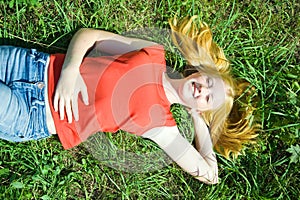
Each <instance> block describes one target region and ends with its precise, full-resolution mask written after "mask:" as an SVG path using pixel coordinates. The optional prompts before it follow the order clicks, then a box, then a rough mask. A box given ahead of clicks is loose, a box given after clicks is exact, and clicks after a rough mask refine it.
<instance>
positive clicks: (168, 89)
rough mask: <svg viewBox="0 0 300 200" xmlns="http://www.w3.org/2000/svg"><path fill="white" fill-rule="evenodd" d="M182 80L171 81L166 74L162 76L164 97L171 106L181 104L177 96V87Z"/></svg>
mask: <svg viewBox="0 0 300 200" xmlns="http://www.w3.org/2000/svg"><path fill="white" fill-rule="evenodd" d="M182 81H184V79H171V78H169V77H168V75H167V74H166V73H164V74H163V87H164V90H165V93H166V96H167V98H168V100H169V102H170V103H171V104H173V103H180V104H183V103H182V101H181V99H180V98H179V96H178V92H179V87H180V85H181V84H182Z"/></svg>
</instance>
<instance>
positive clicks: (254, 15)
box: [0, 0, 300, 200]
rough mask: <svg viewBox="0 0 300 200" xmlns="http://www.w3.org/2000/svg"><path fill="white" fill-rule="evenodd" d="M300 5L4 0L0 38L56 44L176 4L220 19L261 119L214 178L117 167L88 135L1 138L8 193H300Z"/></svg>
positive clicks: (170, 10) (151, 22) (135, 24)
mask: <svg viewBox="0 0 300 200" xmlns="http://www.w3.org/2000/svg"><path fill="white" fill-rule="evenodd" d="M299 13H300V4H299V1H296V0H281V1H280V0H273V1H258V0H253V1H251V0H244V1H242V2H238V1H225V0H219V1H217V0H214V1H193V0H186V1H179V0H175V1H171V0H161V1H154V0H148V1H141V0H132V1H125V0H110V1H108V0H74V1H71V0H53V1H40V0H7V1H3V0H0V44H10V45H18V46H25V47H28V48H32V47H35V48H38V49H39V50H43V51H46V52H49V53H53V52H65V51H66V48H67V44H68V42H69V41H70V39H71V36H72V35H73V34H74V32H76V30H78V29H79V28H81V27H91V28H98V29H105V30H109V31H112V32H116V33H122V32H124V31H130V30H134V29H138V28H143V27H159V28H168V24H167V20H168V18H170V17H172V16H174V15H175V14H177V15H179V16H185V15H194V14H197V15H199V18H200V19H202V20H203V21H205V22H207V23H208V24H209V25H210V26H211V27H212V30H213V33H214V39H215V40H216V41H217V42H218V43H219V45H220V46H221V47H222V48H224V51H225V54H226V55H227V57H228V58H229V59H230V60H231V64H232V68H233V73H234V74H235V76H237V77H242V78H244V79H246V80H247V81H249V82H250V83H251V84H252V86H254V87H255V88H256V90H257V92H256V93H255V95H254V96H253V101H254V103H255V104H256V107H257V109H256V111H255V119H256V120H257V122H258V123H259V124H261V125H262V132H261V133H260V136H259V138H258V140H257V144H256V145H252V146H249V147H248V148H247V149H245V151H244V154H243V155H241V156H240V157H238V159H236V160H234V161H229V160H225V159H224V158H222V157H220V156H218V161H219V168H220V183H219V184H218V185H214V186H208V185H205V184H202V183H200V182H198V181H197V180H195V179H193V178H192V177H191V176H189V175H188V174H187V173H185V172H183V171H182V170H181V169H180V168H179V167H178V166H176V164H170V165H168V166H167V167H165V168H163V169H161V170H159V171H154V172H149V173H127V172H123V171H120V170H114V169H111V168H109V167H107V166H106V165H103V164H101V163H99V161H98V160H97V159H95V158H93V156H92V155H90V154H89V153H88V152H87V150H86V149H85V147H84V146H83V145H80V146H79V147H77V148H75V149H73V150H70V151H65V150H63V149H62V146H61V144H60V142H59V140H58V138H57V137H51V138H50V139H46V140H41V141H37V142H36V141H33V142H26V143H11V142H7V141H3V140H1V141H0V156H1V159H0V199H5V200H6V199H13V200H15V199H44V200H45V199H284V200H285V199H291V200H294V199H299V196H300V187H299V184H300V173H299V167H300V147H299V140H300V132H299V127H300V120H299V114H300V101H299V99H300V98H299V90H300V86H299V72H300V65H299V63H300V55H299V54H300V51H299V49H300V42H299V41H300V34H299V33H300V15H299ZM169 62H171V61H169ZM179 68H180V66H179ZM179 112H180V111H179ZM116 138H118V136H116ZM128 148H129V149H130V147H128ZM133 148H134V147H133ZM146 151H147V149H146ZM148 151H151V148H150V149H149V150H148Z"/></svg>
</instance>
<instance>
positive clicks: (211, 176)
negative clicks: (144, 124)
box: [142, 126, 218, 184]
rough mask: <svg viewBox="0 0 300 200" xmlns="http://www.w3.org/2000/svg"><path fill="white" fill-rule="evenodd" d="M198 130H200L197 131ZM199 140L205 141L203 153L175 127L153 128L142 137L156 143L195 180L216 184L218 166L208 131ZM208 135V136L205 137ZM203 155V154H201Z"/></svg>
mask: <svg viewBox="0 0 300 200" xmlns="http://www.w3.org/2000/svg"><path fill="white" fill-rule="evenodd" d="M199 130H200V129H199ZM201 134H203V137H202V136H201V139H204V140H206V141H205V142H203V144H205V146H206V147H205V149H204V151H200V153H199V152H198V151H197V150H196V149H195V148H194V147H193V146H192V145H191V144H190V143H189V142H188V141H187V140H186V139H185V138H184V137H182V135H181V134H180V133H179V130H178V128H177V127H176V126H174V127H159V128H154V129H152V130H150V131H148V132H146V133H145V134H143V135H142V137H145V138H149V139H151V140H153V141H154V142H155V143H157V144H158V145H159V146H160V147H161V148H162V149H163V150H164V151H165V152H166V153H167V154H168V155H169V156H170V157H171V158H172V160H174V161H175V162H176V163H177V164H178V165H179V166H180V167H181V168H182V169H183V170H185V171H186V172H188V173H189V174H191V175H192V176H194V177H195V178H196V179H198V180H200V181H202V182H204V183H207V184H216V183H218V165H217V160H216V156H215V153H214V152H213V150H212V143H211V141H210V139H208V138H209V134H208V131H207V132H206V131H203V132H202V133H201ZM207 134H208V135H207ZM202 153H204V154H202Z"/></svg>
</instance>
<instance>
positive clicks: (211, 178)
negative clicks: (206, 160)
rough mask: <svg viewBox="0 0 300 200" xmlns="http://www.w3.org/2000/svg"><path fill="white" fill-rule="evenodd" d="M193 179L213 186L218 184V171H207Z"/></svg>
mask: <svg viewBox="0 0 300 200" xmlns="http://www.w3.org/2000/svg"><path fill="white" fill-rule="evenodd" d="M195 178H196V179H197V180H199V181H201V182H203V183H205V184H208V185H214V184H218V183H219V176H218V170H208V171H207V173H206V174H204V175H201V176H195Z"/></svg>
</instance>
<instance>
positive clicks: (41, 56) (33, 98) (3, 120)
mask: <svg viewBox="0 0 300 200" xmlns="http://www.w3.org/2000/svg"><path fill="white" fill-rule="evenodd" d="M48 59H49V55H48V54H45V53H42V52H37V51H36V50H35V49H24V48H18V47H12V46H0V102H1V105H0V138H2V139H4V140H8V141H13V142H22V141H28V140H38V139H42V138H46V137H49V136H50V134H49V132H48V129H47V124H46V113H45V112H46V109H45V92H46V91H45V90H46V89H47V86H46V83H45V82H44V80H45V79H44V78H45V77H44V75H45V69H46V68H47V65H48Z"/></svg>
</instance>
